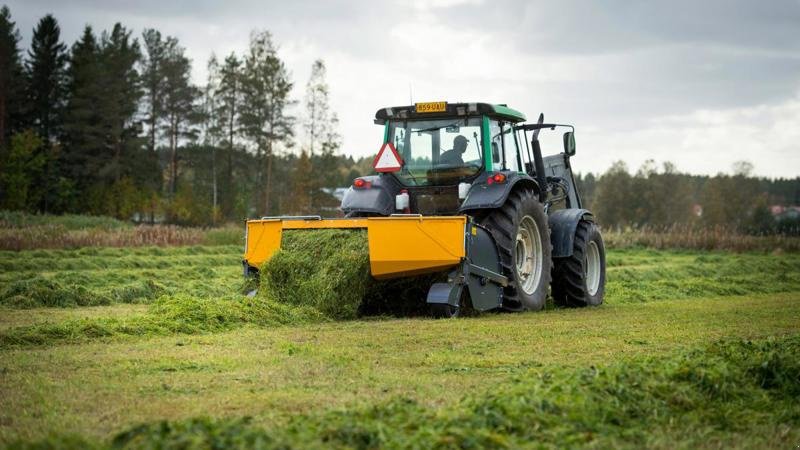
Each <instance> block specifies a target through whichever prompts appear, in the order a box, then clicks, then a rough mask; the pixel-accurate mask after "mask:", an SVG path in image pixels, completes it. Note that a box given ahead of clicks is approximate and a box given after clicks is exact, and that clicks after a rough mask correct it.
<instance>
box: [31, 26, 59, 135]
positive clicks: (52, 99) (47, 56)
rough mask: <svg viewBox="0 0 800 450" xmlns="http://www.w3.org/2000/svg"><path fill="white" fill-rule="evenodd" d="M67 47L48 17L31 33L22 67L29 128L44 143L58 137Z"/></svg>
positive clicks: (57, 27)
mask: <svg viewBox="0 0 800 450" xmlns="http://www.w3.org/2000/svg"><path fill="white" fill-rule="evenodd" d="M66 64H67V46H66V45H64V43H63V42H61V28H60V27H59V26H58V22H57V21H56V19H55V17H53V16H52V15H50V14H48V15H46V16H44V17H42V19H41V20H39V23H38V24H37V26H36V28H34V30H33V39H32V40H31V49H30V51H29V52H28V62H27V65H26V68H27V76H28V79H29V84H28V100H29V102H30V104H31V107H32V108H33V117H32V118H33V125H34V126H35V127H36V130H37V132H38V133H39V136H41V137H42V139H43V140H44V141H45V143H52V142H53V141H55V139H56V138H57V136H58V132H59V131H60V126H61V116H62V113H63V107H64V103H65V96H66Z"/></svg>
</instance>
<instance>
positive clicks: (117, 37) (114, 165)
mask: <svg viewBox="0 0 800 450" xmlns="http://www.w3.org/2000/svg"><path fill="white" fill-rule="evenodd" d="M140 57H141V52H140V50H139V43H138V42H137V40H136V39H131V32H130V31H128V30H127V29H125V27H123V26H122V25H121V24H119V23H117V24H115V25H114V28H113V29H112V30H111V32H110V33H108V32H104V33H103V36H102V39H101V44H100V52H99V60H100V64H101V67H102V75H101V77H100V79H99V80H98V86H99V88H100V89H101V90H102V95H101V97H100V100H99V103H98V106H97V107H98V110H99V112H100V115H101V117H102V122H101V123H102V127H103V130H102V131H103V134H104V136H105V143H104V149H103V153H102V154H101V155H97V156H98V158H102V167H101V168H100V170H99V171H98V176H99V178H100V179H101V180H102V181H103V183H104V184H105V185H106V186H108V185H109V184H110V185H114V186H118V185H124V184H126V183H127V181H126V180H125V178H133V179H135V180H136V185H138V186H142V184H143V182H144V180H145V179H147V177H149V176H150V175H151V173H150V171H151V170H152V168H151V167H150V166H149V165H148V160H147V159H146V158H144V157H143V156H144V149H143V145H142V144H143V142H142V139H140V138H139V133H138V130H139V126H140V123H139V122H138V121H137V120H136V115H137V112H138V109H139V100H140V99H141V96H142V91H141V88H140V81H139V73H138V72H137V71H136V65H137V63H138V62H139V58H140ZM124 192H130V191H129V190H125V191H124ZM129 203H130V202H129V201H128V199H123V198H116V197H114V196H111V197H109V200H108V201H106V202H105V206H104V210H105V211H106V212H107V213H109V214H116V215H123V214H124V212H125V211H127V209H128V206H127V205H128V204H129ZM123 205H125V207H124V208H123V207H122V206H123Z"/></svg>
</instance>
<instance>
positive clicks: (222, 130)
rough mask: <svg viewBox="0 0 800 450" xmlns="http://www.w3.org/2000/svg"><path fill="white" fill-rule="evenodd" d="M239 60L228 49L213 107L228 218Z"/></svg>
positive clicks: (231, 204)
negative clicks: (221, 140)
mask: <svg viewBox="0 0 800 450" xmlns="http://www.w3.org/2000/svg"><path fill="white" fill-rule="evenodd" d="M241 79H242V63H241V61H239V59H238V58H237V57H236V54H234V53H231V54H230V55H228V57H226V58H225V61H224V63H223V64H222V66H220V67H219V85H218V86H217V89H216V91H215V94H214V97H215V102H216V110H215V114H214V122H215V125H214V126H215V129H216V130H217V132H218V133H219V134H220V137H223V138H224V139H225V144H224V147H225V175H224V176H223V177H222V183H221V184H222V214H223V216H224V217H226V218H229V219H230V218H231V217H232V214H233V207H234V203H235V189H234V182H233V159H234V152H235V148H236V136H237V135H238V133H239V129H238V128H237V122H238V120H239V109H240V107H241V100H242V99H241V97H242V87H241V84H242V83H241Z"/></svg>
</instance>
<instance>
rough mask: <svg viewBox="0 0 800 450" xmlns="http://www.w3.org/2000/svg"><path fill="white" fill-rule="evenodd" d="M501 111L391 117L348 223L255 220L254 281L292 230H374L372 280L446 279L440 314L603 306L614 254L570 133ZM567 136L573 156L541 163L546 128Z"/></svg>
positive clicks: (249, 244)
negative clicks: (579, 174) (579, 182)
mask: <svg viewBox="0 0 800 450" xmlns="http://www.w3.org/2000/svg"><path fill="white" fill-rule="evenodd" d="M525 121H526V118H525V115H523V114H522V113H520V112H519V111H516V110H514V109H512V108H509V107H508V106H507V105H502V104H489V103H448V102H427V103H416V104H414V105H410V106H399V107H389V108H383V109H380V110H378V111H377V112H376V114H375V123H376V124H378V125H381V126H383V129H384V132H383V143H382V146H381V147H380V151H379V152H378V154H377V155H376V157H375V160H374V163H373V165H374V168H375V171H376V173H377V174H376V175H371V176H363V177H359V178H356V179H355V180H354V181H353V184H352V186H351V187H350V188H349V189H348V190H347V192H346V193H345V195H344V198H343V200H342V203H341V210H342V212H343V213H344V216H345V217H344V218H338V219H322V218H321V217H319V216H296V217H287V216H281V217H263V218H261V219H258V220H249V221H247V226H246V228H247V232H246V244H245V255H244V270H245V275H250V276H252V275H254V274H256V273H257V271H258V267H259V266H260V265H261V264H263V263H264V262H265V261H267V260H268V259H269V258H270V257H271V255H272V254H274V252H275V251H277V250H278V249H279V248H280V242H281V235H282V234H281V233H282V231H283V230H292V229H319V228H365V229H366V230H367V238H368V240H369V258H370V272H371V274H372V276H373V277H374V278H377V279H384V278H397V277H409V276H416V275H419V274H424V273H431V272H439V271H448V275H447V278H446V281H443V282H437V283H434V284H432V285H431V286H430V288H429V290H428V293H427V298H426V301H427V303H428V304H429V306H430V310H431V313H432V315H434V316H436V317H455V316H459V315H462V314H464V313H465V312H467V311H479V312H480V311H526V310H540V309H542V308H543V307H544V305H545V300H546V297H547V293H548V288H551V289H550V291H551V295H552V298H553V300H554V302H555V304H556V305H560V306H569V307H584V306H596V305H599V304H601V303H602V302H603V295H604V287H605V248H604V246H603V239H602V237H601V234H600V229H599V228H598V226H597V224H596V223H595V221H594V217H593V215H592V213H591V212H589V211H588V210H586V209H584V208H582V205H581V199H580V195H579V193H578V191H577V189H576V186H575V180H574V178H573V174H572V170H571V166H570V158H571V157H572V156H574V155H575V131H574V127H573V126H571V125H563V124H557V123H545V122H544V116H543V115H542V114H540V115H539V117H538V120H537V121H536V122H534V123H525ZM556 128H560V129H567V131H566V132H564V133H563V152H561V153H557V154H554V155H550V156H547V157H543V156H542V149H541V143H540V141H539V134H540V132H541V131H542V130H550V131H552V130H555V129H556Z"/></svg>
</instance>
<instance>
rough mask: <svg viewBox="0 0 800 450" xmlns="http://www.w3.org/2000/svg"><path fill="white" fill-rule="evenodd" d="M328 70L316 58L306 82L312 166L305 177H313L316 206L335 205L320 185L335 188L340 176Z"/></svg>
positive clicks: (313, 201)
mask: <svg viewBox="0 0 800 450" xmlns="http://www.w3.org/2000/svg"><path fill="white" fill-rule="evenodd" d="M325 73H326V69H325V63H324V62H323V61H322V60H321V59H318V60H316V61H314V64H313V65H312V66H311V76H310V77H309V79H308V83H307V84H306V98H305V105H306V118H305V123H304V128H305V130H306V137H307V147H308V153H309V155H310V157H311V163H312V167H311V168H310V169H311V170H310V171H309V172H308V173H307V174H306V175H305V176H307V177H310V178H311V180H312V183H311V185H310V189H311V200H312V204H313V206H314V208H320V207H323V206H333V205H332V202H331V200H335V199H332V197H331V196H330V195H328V194H325V193H324V192H322V190H321V188H322V187H335V186H336V185H337V183H338V179H339V167H338V163H339V160H338V159H337V158H336V157H335V155H334V153H335V151H336V150H337V149H338V148H339V145H340V144H339V134H338V132H337V125H338V123H339V119H338V118H337V117H336V113H334V112H331V110H330V101H329V98H328V95H329V92H330V89H329V88H328V83H327V82H326V81H325ZM315 150H317V151H319V156H318V157H315V155H314V152H315ZM333 203H336V202H335V201H334V202H333Z"/></svg>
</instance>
